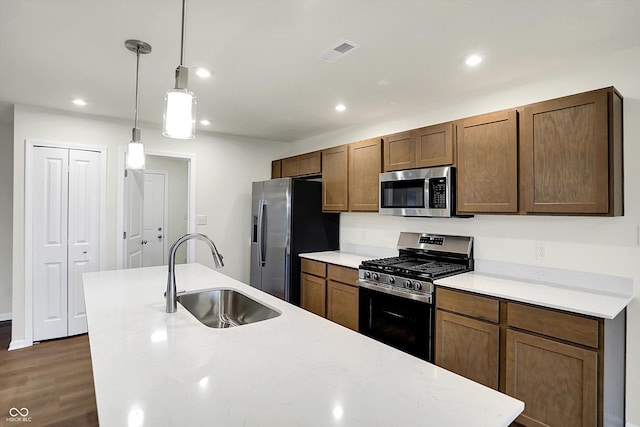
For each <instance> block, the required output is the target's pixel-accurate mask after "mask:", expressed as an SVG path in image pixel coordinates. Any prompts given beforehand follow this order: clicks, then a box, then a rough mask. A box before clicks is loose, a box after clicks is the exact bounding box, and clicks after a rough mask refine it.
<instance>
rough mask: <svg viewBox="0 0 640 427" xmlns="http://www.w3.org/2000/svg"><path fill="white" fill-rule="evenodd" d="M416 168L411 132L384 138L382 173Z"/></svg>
mask: <svg viewBox="0 0 640 427" xmlns="http://www.w3.org/2000/svg"><path fill="white" fill-rule="evenodd" d="M415 167H416V150H415V146H414V143H413V140H412V138H411V132H401V133H396V134H394V135H388V136H385V137H384V171H385V172H387V171H397V170H402V169H411V168H415Z"/></svg>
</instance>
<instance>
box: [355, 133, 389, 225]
mask: <svg viewBox="0 0 640 427" xmlns="http://www.w3.org/2000/svg"><path fill="white" fill-rule="evenodd" d="M381 169H382V141H381V140H380V138H373V139H369V140H366V141H360V142H355V143H353V144H349V210H350V211H360V212H367V211H368V212H377V211H378V197H379V189H378V187H379V176H380V172H381Z"/></svg>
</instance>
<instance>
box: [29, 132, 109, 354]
mask: <svg viewBox="0 0 640 427" xmlns="http://www.w3.org/2000/svg"><path fill="white" fill-rule="evenodd" d="M24 142H25V153H24V154H25V155H24V343H23V344H24V345H23V346H24V347H29V346H32V345H33V272H32V268H33V258H32V255H33V241H32V239H33V216H32V209H33V200H32V196H33V177H32V175H33V149H34V147H36V146H37V147H52V148H65V149H70V150H83V151H96V152H99V153H100V196H99V197H100V225H99V227H100V245H102V246H103V247H104V242H105V235H106V233H105V230H106V211H107V151H108V150H107V148H106V147H104V146H99V145H96V146H93V145H91V146H89V145H82V144H76V143H70V142H59V141H46V140H41V139H28V138H27V139H25V141H24ZM105 259H106V251H104V250H101V251H100V258H99V260H100V261H99V262H100V267H99V268H100V270H102V269H103V268H104V266H105Z"/></svg>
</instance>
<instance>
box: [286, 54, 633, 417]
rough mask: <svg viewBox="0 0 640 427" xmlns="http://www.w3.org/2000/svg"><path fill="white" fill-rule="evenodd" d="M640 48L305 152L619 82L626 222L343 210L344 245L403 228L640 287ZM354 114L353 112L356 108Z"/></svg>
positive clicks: (382, 242)
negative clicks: (540, 246) (541, 247)
mask: <svg viewBox="0 0 640 427" xmlns="http://www.w3.org/2000/svg"><path fill="white" fill-rule="evenodd" d="M638 70H640V48H635V49H630V50H627V51H623V52H618V53H615V54H611V55H609V56H607V57H603V58H596V59H592V60H590V61H589V62H587V63H581V64H574V65H572V66H571V67H568V68H565V69H561V70H555V71H554V72H552V73H548V74H546V75H541V76H538V77H537V79H536V80H535V81H532V80H530V81H528V82H524V81H520V82H515V83H514V84H513V85H511V86H507V87H504V86H503V87H497V88H492V90H490V91H486V92H484V93H477V94H468V96H467V97H465V98H464V99H449V100H439V101H437V102H432V103H430V104H425V106H424V108H423V109H422V110H421V111H414V112H413V113H412V114H407V113H405V114H403V115H398V116H397V117H393V118H390V119H388V120H384V121H377V122H376V123H371V124H369V125H367V126H359V127H353V128H349V129H343V130H341V131H338V132H333V133H331V134H327V135H321V136H317V137H313V138H309V139H306V140H302V141H298V142H297V143H296V144H295V145H294V147H292V149H291V150H290V152H289V153H288V154H291V155H293V154H299V153H304V152H308V151H312V150H316V149H321V148H326V147H331V146H335V145H340V144H344V143H348V142H353V141H357V140H361V139H366V138H371V137H375V136H380V135H385V134H390V133H394V132H398V131H402V130H407V129H412V128H417V127H421V126H426V125H430V124H436V123H441V122H445V121H449V120H454V119H459V118H463V117H468V116H472V115H475V114H481V113H486V112H491V111H496V110H500V109H503V108H510V107H516V106H519V105H525V104H528V103H531V102H536V101H542V100H545V99H551V98H555V97H559V96H564V95H570V94H573V93H579V92H583V91H587V90H592V89H599V88H601V87H606V86H615V87H616V88H617V89H618V90H619V91H620V93H621V94H622V95H623V96H624V160H625V164H624V170H625V178H624V179H625V180H624V185H625V215H624V216H623V217H618V218H588V217H521V216H491V215H477V216H475V217H474V218H471V219H459V218H457V219H437V218H434V219H427V218H397V217H385V216H381V215H377V214H355V213H354V214H342V215H341V218H340V221H341V225H340V244H341V247H342V249H343V250H352V249H354V248H357V249H358V250H361V251H368V252H371V254H372V255H377V254H379V253H382V252H385V251H387V252H388V251H392V250H394V249H395V245H396V241H397V238H398V233H399V232H400V231H420V232H435V233H445V234H446V233H449V234H466V235H471V236H474V237H475V258H476V259H482V260H492V261H501V262H509V263H516V264H525V265H535V266H540V267H550V268H561V269H566V270H573V271H583V272H590V273H601V274H607V275H614V276H623V277H630V278H632V279H633V280H634V285H635V288H636V293H637V290H638V288H639V285H638V284H639V283H640V235H639V234H640V230H639V227H640V167H639V165H640V78H638ZM347 114H348V112H347ZM535 242H546V246H547V257H548V258H547V260H546V261H538V260H536V259H535V252H534V247H535ZM638 360H640V300H639V299H638V298H636V299H635V300H633V301H632V303H631V304H630V306H629V307H628V318H627V418H628V421H629V422H630V423H633V424H635V425H640V406H638V405H637V403H638V402H640V364H638V363H637V361H638Z"/></svg>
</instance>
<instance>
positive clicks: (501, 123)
mask: <svg viewBox="0 0 640 427" xmlns="http://www.w3.org/2000/svg"><path fill="white" fill-rule="evenodd" d="M517 114H518V113H517V111H516V110H509V111H500V112H497V113H490V114H483V115H481V116H476V117H472V118H469V119H465V120H463V121H462V122H460V123H459V124H458V126H457V130H458V139H457V153H458V190H457V202H458V203H457V206H458V212H459V213H476V212H478V213H480V212H490V213H507V212H517V211H518V175H517V167H518V135H517V117H518V116H517Z"/></svg>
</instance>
